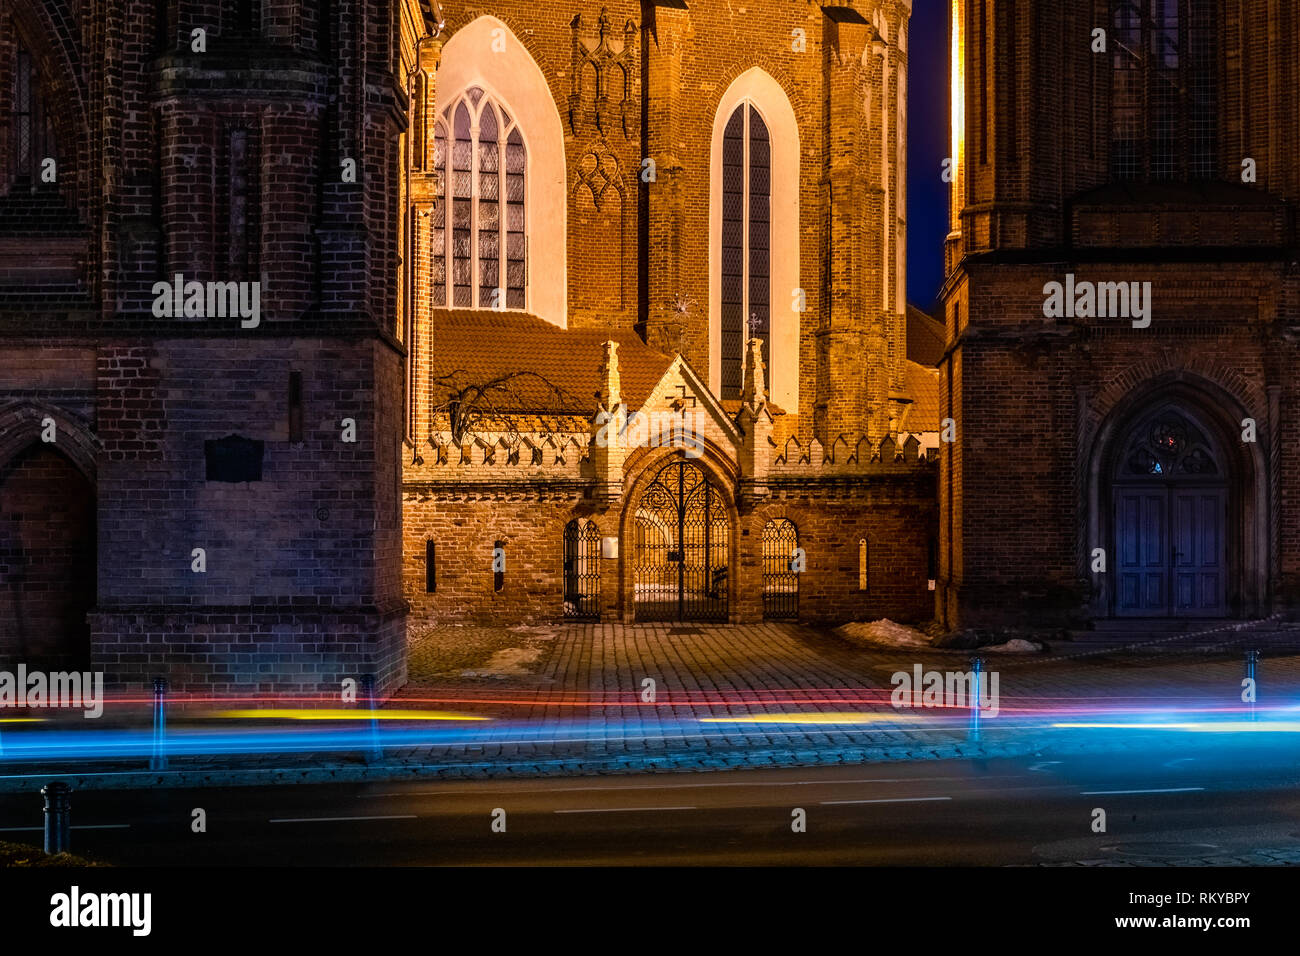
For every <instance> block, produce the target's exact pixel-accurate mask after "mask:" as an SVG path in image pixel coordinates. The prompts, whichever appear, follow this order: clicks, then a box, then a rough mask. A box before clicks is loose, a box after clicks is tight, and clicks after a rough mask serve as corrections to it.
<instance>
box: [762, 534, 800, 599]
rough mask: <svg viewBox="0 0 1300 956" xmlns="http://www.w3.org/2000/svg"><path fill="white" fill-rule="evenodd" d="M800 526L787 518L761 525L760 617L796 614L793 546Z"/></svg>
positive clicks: (795, 547) (797, 537) (796, 597)
mask: <svg viewBox="0 0 1300 956" xmlns="http://www.w3.org/2000/svg"><path fill="white" fill-rule="evenodd" d="M798 547H799V529H798V528H796V527H795V524H794V522H793V521H791V520H789V519H788V518H774V519H773V520H771V521H769V522H767V524H765V525H763V617H765V618H768V619H774V620H775V619H784V618H797V617H798V616H799V573H798V571H796V570H795V550H796V549H797V548H798Z"/></svg>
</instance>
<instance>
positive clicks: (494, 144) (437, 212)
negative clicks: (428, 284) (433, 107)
mask: <svg viewBox="0 0 1300 956" xmlns="http://www.w3.org/2000/svg"><path fill="white" fill-rule="evenodd" d="M433 132H434V169H435V171H436V172H437V174H438V180H439V182H440V183H442V188H441V189H439V196H438V199H437V201H436V202H435V203H434V206H433V212H432V220H433V221H432V236H433V239H432V241H433V248H432V278H431V281H432V283H433V290H432V291H433V304H434V306H435V307H438V308H456V309H523V308H525V307H526V306H527V290H528V259H527V238H526V235H527V234H526V231H525V222H526V220H525V212H526V210H525V203H526V196H527V193H526V185H527V183H526V176H527V173H528V148H527V145H526V143H525V139H524V134H523V132H522V131H521V130H520V128H519V126H518V124H517V123H516V122H515V120H514V118H513V116H512V115H511V112H510V110H509V108H508V107H507V106H506V105H505V104H503V103H500V102H498V101H497V100H496V99H495V98H494V97H492V96H491V95H490V94H488V93H487V92H486V91H485V90H484V89H483V88H482V87H479V86H471V87H470V88H469V89H467V90H466V91H465V92H464V93H463V94H461V95H460V96H458V97H454V98H452V100H451V102H450V103H449V104H448V106H447V107H446V108H445V109H443V110H442V111H441V112H440V113H439V115H438V118H437V121H436V123H435V124H434V130H433Z"/></svg>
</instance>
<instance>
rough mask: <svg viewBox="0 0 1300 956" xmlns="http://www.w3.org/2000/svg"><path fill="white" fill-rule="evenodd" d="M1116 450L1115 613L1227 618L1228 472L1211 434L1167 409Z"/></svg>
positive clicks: (1182, 412) (1185, 414) (1183, 413)
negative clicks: (1117, 453)
mask: <svg viewBox="0 0 1300 956" xmlns="http://www.w3.org/2000/svg"><path fill="white" fill-rule="evenodd" d="M1119 449H1120V453H1119V455H1118V457H1117V458H1116V460H1115V464H1114V472H1113V475H1112V480H1113V485H1112V493H1113V498H1114V522H1115V524H1114V541H1115V548H1116V568H1115V573H1116V588H1115V614H1116V615H1117V616H1121V617H1222V616H1225V615H1226V614H1227V613H1228V597H1227V590H1228V582H1229V568H1228V554H1229V538H1230V537H1231V535H1230V526H1229V513H1230V508H1229V505H1230V496H1229V487H1230V481H1229V479H1230V475H1229V470H1228V459H1227V458H1226V456H1225V455H1224V454H1223V450H1222V449H1221V448H1220V447H1219V443H1218V442H1217V441H1216V440H1215V438H1214V435H1213V431H1212V430H1211V429H1209V428H1206V427H1205V426H1204V425H1202V424H1201V423H1200V422H1199V421H1197V419H1196V418H1195V417H1194V416H1193V415H1192V414H1191V413H1190V412H1189V411H1188V410H1186V409H1185V408H1182V407H1180V406H1178V405H1166V406H1164V407H1162V408H1161V409H1159V410H1158V411H1156V412H1155V413H1153V414H1149V415H1146V416H1144V417H1142V418H1140V419H1138V421H1137V424H1136V425H1135V426H1133V427H1132V428H1131V429H1130V430H1129V432H1128V434H1127V436H1126V437H1125V438H1124V439H1123V441H1122V443H1121V445H1120V446H1119Z"/></svg>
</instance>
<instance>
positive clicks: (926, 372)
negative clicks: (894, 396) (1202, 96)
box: [904, 361, 939, 433]
mask: <svg viewBox="0 0 1300 956" xmlns="http://www.w3.org/2000/svg"><path fill="white" fill-rule="evenodd" d="M904 370H905V373H906V375H907V396H908V398H910V399H911V400H912V408H911V411H910V412H909V413H908V416H907V431H909V432H918V433H919V432H937V431H938V430H939V373H938V371H937V370H935V369H930V368H926V367H925V366H923V365H918V364H916V363H915V362H911V361H909V362H907V363H906V364H905V366H904Z"/></svg>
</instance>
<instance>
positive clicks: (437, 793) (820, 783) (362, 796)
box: [357, 774, 1035, 800]
mask: <svg viewBox="0 0 1300 956" xmlns="http://www.w3.org/2000/svg"><path fill="white" fill-rule="evenodd" d="M1017 776H1019V775H1018V774H992V775H990V776H977V777H864V778H862V779H853V780H775V781H761V780H759V781H752V782H750V781H746V782H727V783H660V784H648V785H646V786H637V787H528V788H523V787H487V788H482V787H467V788H464V789H446V790H386V791H382V792H380V793H359V794H357V799H358V800H368V799H371V798H374V797H445V796H453V795H456V794H462V795H469V794H476V793H617V792H620V791H624V790H701V789H703V790H709V789H713V788H715V787H716V788H718V789H721V788H723V787H832V786H836V787H837V786H845V785H848V784H859V783H928V782H931V781H935V780H969V781H971V782H983V781H985V780H1007V779H1011V778H1013V777H1017ZM1029 789H1035V788H1029Z"/></svg>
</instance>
